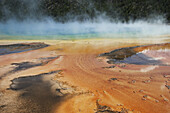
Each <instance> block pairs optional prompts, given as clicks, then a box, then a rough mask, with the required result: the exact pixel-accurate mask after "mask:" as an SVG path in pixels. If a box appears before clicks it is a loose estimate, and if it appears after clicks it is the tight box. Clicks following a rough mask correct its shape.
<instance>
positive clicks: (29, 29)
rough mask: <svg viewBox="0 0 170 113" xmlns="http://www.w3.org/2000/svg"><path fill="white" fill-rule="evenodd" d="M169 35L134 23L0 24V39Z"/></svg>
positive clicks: (168, 30)
mask: <svg viewBox="0 0 170 113" xmlns="http://www.w3.org/2000/svg"><path fill="white" fill-rule="evenodd" d="M161 35H170V25H166V24H162V23H159V22H157V23H148V22H145V21H138V22H134V23H114V22H109V21H104V20H102V21H99V22H82V23H80V22H67V23H57V22H54V21H53V20H52V19H48V20H46V21H24V22H18V21H15V20H10V21H7V22H6V23H0V39H72V38H126V37H127V38H129V37H130V38H144V37H155V36H161Z"/></svg>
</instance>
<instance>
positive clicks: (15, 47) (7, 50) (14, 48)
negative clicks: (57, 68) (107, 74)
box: [0, 43, 49, 55]
mask: <svg viewBox="0 0 170 113" xmlns="http://www.w3.org/2000/svg"><path fill="white" fill-rule="evenodd" d="M48 46H49V45H48V44H44V43H27V44H25V43H21V44H11V45H0V55H5V54H12V53H20V52H24V51H30V50H36V49H40V48H44V47H48Z"/></svg>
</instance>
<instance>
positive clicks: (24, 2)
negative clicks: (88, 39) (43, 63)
mask: <svg viewBox="0 0 170 113" xmlns="http://www.w3.org/2000/svg"><path fill="white" fill-rule="evenodd" d="M101 15H105V16H106V17H108V18H109V19H110V20H111V21H113V20H114V21H122V22H128V21H129V20H131V21H135V20H138V19H147V18H150V17H152V16H153V17H154V16H155V15H156V16H157V15H161V16H164V17H165V18H166V19H167V22H170V0H0V21H6V20H8V19H10V18H15V19H17V20H25V19H30V18H31V19H39V20H41V19H43V17H48V16H50V17H52V18H53V19H54V20H56V21H59V22H67V21H74V20H78V21H86V20H91V21H95V20H96V18H98V16H101Z"/></svg>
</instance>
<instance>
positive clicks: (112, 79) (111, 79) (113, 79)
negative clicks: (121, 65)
mask: <svg viewBox="0 0 170 113" xmlns="http://www.w3.org/2000/svg"><path fill="white" fill-rule="evenodd" d="M115 80H118V79H117V78H110V79H109V81H115Z"/></svg>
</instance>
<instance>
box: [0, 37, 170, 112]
mask: <svg viewBox="0 0 170 113" xmlns="http://www.w3.org/2000/svg"><path fill="white" fill-rule="evenodd" d="M159 42H160V41H159ZM162 42H165V41H162ZM50 43H52V42H50ZM152 43H156V42H155V41H147V40H145V41H136V40H135V41H133V40H126V41H124V42H122V41H120V40H83V41H58V42H57V41H56V42H53V43H52V46H50V47H47V48H44V49H40V50H34V51H28V52H23V53H17V54H10V55H5V56H0V62H1V67H3V66H4V65H8V64H10V63H12V62H14V61H15V62H16V61H17V62H20V61H24V60H31V59H34V58H38V57H42V56H54V55H61V56H60V58H59V59H55V60H53V61H51V62H50V63H48V64H47V65H45V66H42V67H37V68H32V69H29V70H26V71H23V72H20V73H19V75H21V74H22V75H27V74H31V73H40V70H41V72H46V71H49V70H56V69H58V70H63V71H62V76H63V78H62V81H65V82H67V83H68V84H70V85H71V86H75V87H77V88H78V89H80V90H83V91H84V92H87V91H88V92H89V93H88V94H86V93H83V94H79V95H75V96H73V97H72V98H69V99H66V100H65V101H63V102H62V103H60V105H59V106H58V105H56V107H54V112H56V113H79V112H81V113H94V112H95V109H96V100H99V103H100V104H101V105H107V106H109V107H111V108H112V109H113V110H115V111H121V109H122V108H126V109H128V110H129V113H170V102H169V101H170V90H168V88H166V87H165V85H166V81H167V82H168V83H169V81H168V79H169V78H167V77H164V76H163V75H165V74H167V75H170V67H169V66H159V67H156V68H155V69H154V70H151V71H148V72H141V71H140V69H141V68H146V67H147V66H143V65H141V66H137V65H133V64H129V65H127V66H126V67H121V66H117V67H115V68H111V69H107V68H103V67H107V66H110V65H111V64H107V63H106V59H103V58H98V57H97V56H98V55H99V54H101V53H104V52H109V51H111V50H114V49H117V48H121V47H129V46H136V45H143V44H152ZM160 43H161V42H160ZM16 56H17V57H16ZM1 72H2V73H3V70H1ZM16 76H18V75H16V74H14V75H13V76H11V78H10V77H8V78H3V80H1V91H2V90H3V88H2V87H4V89H5V87H7V86H8V85H9V84H10V82H9V80H11V79H13V78H14V77H16ZM110 78H117V79H118V80H117V81H109V79H110ZM132 80H135V82H134V83H133V82H132ZM148 80H149V82H145V81H148ZM5 81H8V83H6V84H2V82H5ZM145 95H147V97H146V100H145V99H144V98H143V96H145Z"/></svg>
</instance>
